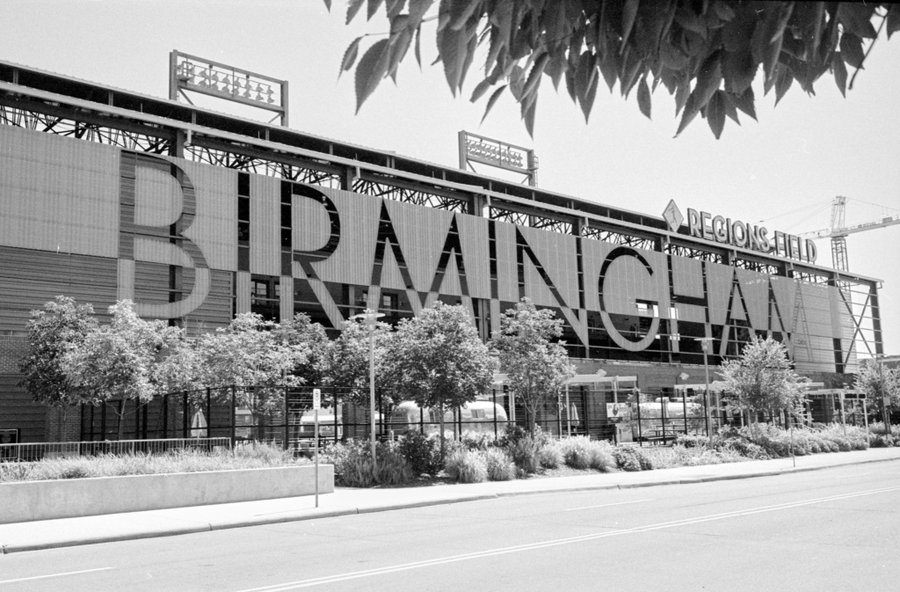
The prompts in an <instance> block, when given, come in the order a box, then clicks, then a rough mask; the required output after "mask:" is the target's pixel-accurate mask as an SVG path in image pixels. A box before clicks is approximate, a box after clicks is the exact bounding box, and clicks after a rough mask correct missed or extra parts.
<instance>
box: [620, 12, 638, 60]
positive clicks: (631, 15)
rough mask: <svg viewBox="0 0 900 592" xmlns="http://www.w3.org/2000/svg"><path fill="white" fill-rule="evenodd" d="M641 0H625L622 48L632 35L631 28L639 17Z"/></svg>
mask: <svg viewBox="0 0 900 592" xmlns="http://www.w3.org/2000/svg"><path fill="white" fill-rule="evenodd" d="M639 4H640V2H639V0H625V4H624V5H623V6H622V46H621V47H622V49H625V45H626V44H627V43H628V37H630V36H631V29H632V28H633V27H634V19H635V17H637V12H638V6H639Z"/></svg>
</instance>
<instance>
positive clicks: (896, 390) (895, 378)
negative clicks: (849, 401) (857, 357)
mask: <svg viewBox="0 0 900 592" xmlns="http://www.w3.org/2000/svg"><path fill="white" fill-rule="evenodd" d="M855 385H856V388H858V389H860V390H862V391H864V392H865V393H866V401H867V406H868V409H869V411H871V412H873V413H875V414H878V413H883V412H884V400H885V397H887V398H888V400H889V401H890V404H891V406H893V407H898V406H900V372H898V371H897V370H895V369H892V368H888V367H886V366H885V365H884V364H883V363H881V362H879V361H876V360H871V361H868V362H867V363H863V364H860V367H859V374H858V375H857V376H856V381H855Z"/></svg>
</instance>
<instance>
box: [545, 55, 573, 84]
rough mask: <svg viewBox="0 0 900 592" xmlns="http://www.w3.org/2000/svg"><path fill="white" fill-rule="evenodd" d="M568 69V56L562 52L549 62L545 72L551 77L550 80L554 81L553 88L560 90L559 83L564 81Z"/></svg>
mask: <svg viewBox="0 0 900 592" xmlns="http://www.w3.org/2000/svg"><path fill="white" fill-rule="evenodd" d="M568 67H569V63H568V62H567V61H566V56H565V54H564V53H563V52H561V51H560V52H559V53H557V54H555V55H554V56H553V57H551V58H550V61H549V62H547V67H546V68H545V71H546V72H547V74H549V75H550V80H552V81H553V88H555V89H557V90H559V82H560V80H562V77H563V74H565V72H566V70H567V69H568Z"/></svg>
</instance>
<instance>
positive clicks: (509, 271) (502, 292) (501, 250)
mask: <svg viewBox="0 0 900 592" xmlns="http://www.w3.org/2000/svg"><path fill="white" fill-rule="evenodd" d="M493 224H494V228H495V232H496V243H495V244H496V252H497V288H498V296H499V298H500V300H502V301H506V302H518V300H519V279H518V269H517V267H516V227H515V226H514V225H512V224H507V223H505V222H493Z"/></svg>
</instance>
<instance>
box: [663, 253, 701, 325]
mask: <svg viewBox="0 0 900 592" xmlns="http://www.w3.org/2000/svg"><path fill="white" fill-rule="evenodd" d="M671 259H672V280H671V282H672V290H673V292H674V293H675V294H676V302H674V303H673V306H675V307H676V309H677V310H678V320H680V321H687V322H692V323H704V322H706V308H705V307H704V306H697V305H694V304H689V303H687V302H678V301H677V297H681V296H683V297H685V298H701V299H704V298H706V293H705V292H704V290H703V262H702V261H698V260H696V259H688V258H686V257H672V258H671Z"/></svg>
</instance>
